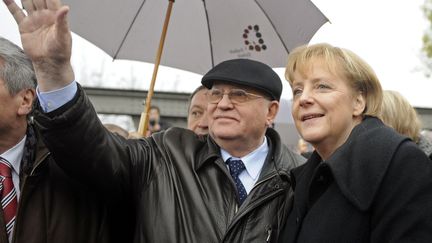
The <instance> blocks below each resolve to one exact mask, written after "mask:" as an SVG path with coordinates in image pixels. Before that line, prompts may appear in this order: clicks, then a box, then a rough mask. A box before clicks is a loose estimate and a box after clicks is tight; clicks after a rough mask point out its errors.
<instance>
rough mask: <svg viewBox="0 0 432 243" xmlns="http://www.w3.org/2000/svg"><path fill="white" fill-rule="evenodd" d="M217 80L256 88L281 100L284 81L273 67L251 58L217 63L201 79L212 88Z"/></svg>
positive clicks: (206, 85) (274, 98)
mask: <svg viewBox="0 0 432 243" xmlns="http://www.w3.org/2000/svg"><path fill="white" fill-rule="evenodd" d="M215 81H223V82H226V83H233V84H239V85H244V86H248V87H252V88H255V89H257V90H259V91H263V92H264V93H265V94H267V95H269V96H270V97H271V98H272V99H273V100H278V101H279V100H280V96H281V94H282V81H281V79H280V78H279V76H278V75H277V73H276V72H275V71H273V69H272V68H271V67H270V66H268V65H266V64H264V63H262V62H257V61H254V60H250V59H232V60H228V61H224V62H221V63H219V64H218V65H216V66H215V67H214V68H212V69H211V70H210V71H208V72H207V73H206V74H205V75H204V76H203V78H202V79H201V83H202V85H204V86H205V87H207V88H209V89H210V88H211V87H212V86H213V83H214V82H215Z"/></svg>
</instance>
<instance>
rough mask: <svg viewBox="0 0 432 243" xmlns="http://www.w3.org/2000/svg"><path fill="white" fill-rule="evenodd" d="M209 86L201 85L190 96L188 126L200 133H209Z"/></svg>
mask: <svg viewBox="0 0 432 243" xmlns="http://www.w3.org/2000/svg"><path fill="white" fill-rule="evenodd" d="M206 94H207V88H206V87H204V86H202V85H201V86H199V87H198V88H196V89H195V90H194V92H192V94H191V96H190V98H189V107H188V117H187V128H188V129H189V130H192V131H194V132H195V133H196V134H198V135H205V134H208V117H207V103H208V102H207V96H206Z"/></svg>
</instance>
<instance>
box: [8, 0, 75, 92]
mask: <svg viewBox="0 0 432 243" xmlns="http://www.w3.org/2000/svg"><path fill="white" fill-rule="evenodd" d="M3 2H4V3H5V4H6V5H7V7H8V9H9V11H10V12H11V14H12V15H13V17H14V18H15V21H16V22H17V24H18V27H19V32H20V34H21V42H22V46H23V49H24V51H25V53H26V54H27V55H28V56H29V57H30V58H31V59H32V61H33V66H34V68H35V72H36V77H37V79H38V84H39V89H40V90H41V91H50V90H54V89H58V88H62V87H64V86H66V85H67V84H69V83H70V82H72V81H73V80H74V74H73V71H72V67H71V64H70V58H71V49H72V37H71V32H70V30H69V26H68V22H67V13H68V12H69V7H67V6H62V3H61V2H60V0H23V1H22V4H23V7H24V9H25V10H26V12H27V13H25V12H24V11H23V10H22V9H21V8H20V7H19V6H18V5H17V4H16V3H15V2H14V0H3Z"/></svg>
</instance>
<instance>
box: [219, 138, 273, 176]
mask: <svg viewBox="0 0 432 243" xmlns="http://www.w3.org/2000/svg"><path fill="white" fill-rule="evenodd" d="M268 151H269V148H268V144H267V138H266V137H265V136H264V141H263V143H262V144H261V145H260V146H259V147H258V148H257V149H255V150H254V151H252V152H251V153H249V154H247V155H245V156H243V157H241V158H238V157H234V156H231V155H230V154H229V153H228V152H227V151H226V150H224V149H222V148H221V155H222V159H223V160H224V161H225V163H226V161H227V160H228V159H229V158H233V159H241V160H242V161H243V164H244V165H245V167H246V171H247V173H248V174H249V176H250V177H252V178H253V179H254V180H255V179H256V178H257V177H258V176H259V174H260V173H261V169H262V167H263V165H264V162H265V159H266V158H267V154H268Z"/></svg>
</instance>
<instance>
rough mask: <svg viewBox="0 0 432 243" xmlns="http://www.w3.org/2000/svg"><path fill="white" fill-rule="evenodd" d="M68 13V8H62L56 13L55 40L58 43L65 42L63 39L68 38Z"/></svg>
mask: <svg viewBox="0 0 432 243" xmlns="http://www.w3.org/2000/svg"><path fill="white" fill-rule="evenodd" d="M68 12H69V7H68V6H62V7H61V8H60V9H59V10H58V11H57V16H56V29H57V38H58V39H59V40H60V42H63V41H66V40H65V39H64V38H70V37H69V35H70V34H69V32H70V31H69V24H68V20H67V14H68Z"/></svg>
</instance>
